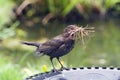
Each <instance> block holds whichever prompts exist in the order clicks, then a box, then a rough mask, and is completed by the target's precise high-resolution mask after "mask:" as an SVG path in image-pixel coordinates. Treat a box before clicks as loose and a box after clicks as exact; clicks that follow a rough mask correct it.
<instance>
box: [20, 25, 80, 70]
mask: <svg viewBox="0 0 120 80" xmlns="http://www.w3.org/2000/svg"><path fill="white" fill-rule="evenodd" d="M77 29H79V27H77V26H75V25H69V26H67V27H66V28H65V29H64V32H63V33H62V34H60V35H58V36H56V37H54V38H53V39H51V40H48V41H47V42H45V43H37V42H22V43H23V44H26V45H31V46H36V47H37V49H36V53H37V54H38V55H48V56H49V57H50V60H51V63H52V66H53V68H54V69H55V67H54V65H53V62H52V60H53V58H57V60H58V62H59V63H60V65H61V68H64V67H63V65H62V63H61V62H60V60H59V58H60V57H61V56H64V55H66V54H67V53H69V52H70V51H71V50H72V49H73V48H74V44H75V38H74V37H73V36H74V33H75V31H76V30H77ZM73 32H74V33H73Z"/></svg>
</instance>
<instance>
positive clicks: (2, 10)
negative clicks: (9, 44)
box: [0, 0, 19, 40]
mask: <svg viewBox="0 0 120 80" xmlns="http://www.w3.org/2000/svg"><path fill="white" fill-rule="evenodd" d="M13 7H14V3H13V2H12V1H10V0H0V40H3V39H6V38H9V37H11V36H14V35H15V28H16V27H17V26H18V24H19V22H18V21H16V22H15V23H13V24H12V25H11V26H10V27H6V26H5V25H6V24H8V23H11V19H12V18H13V13H12V9H13Z"/></svg>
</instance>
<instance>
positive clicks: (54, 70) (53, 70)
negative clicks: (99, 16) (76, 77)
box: [51, 69, 59, 72]
mask: <svg viewBox="0 0 120 80" xmlns="http://www.w3.org/2000/svg"><path fill="white" fill-rule="evenodd" d="M51 71H52V72H58V71H59V70H57V69H52V70H51Z"/></svg>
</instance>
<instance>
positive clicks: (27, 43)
mask: <svg viewBox="0 0 120 80" xmlns="http://www.w3.org/2000/svg"><path fill="white" fill-rule="evenodd" d="M21 43H22V44H26V45H31V46H36V47H39V46H40V45H41V44H40V43H36V42H21Z"/></svg>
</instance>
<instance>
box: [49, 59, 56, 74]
mask: <svg viewBox="0 0 120 80" xmlns="http://www.w3.org/2000/svg"><path fill="white" fill-rule="evenodd" d="M52 60H53V58H52V57H50V61H51V63H52V66H53V71H54V72H56V71H57V70H56V69H55V66H54V64H53V61H52Z"/></svg>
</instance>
